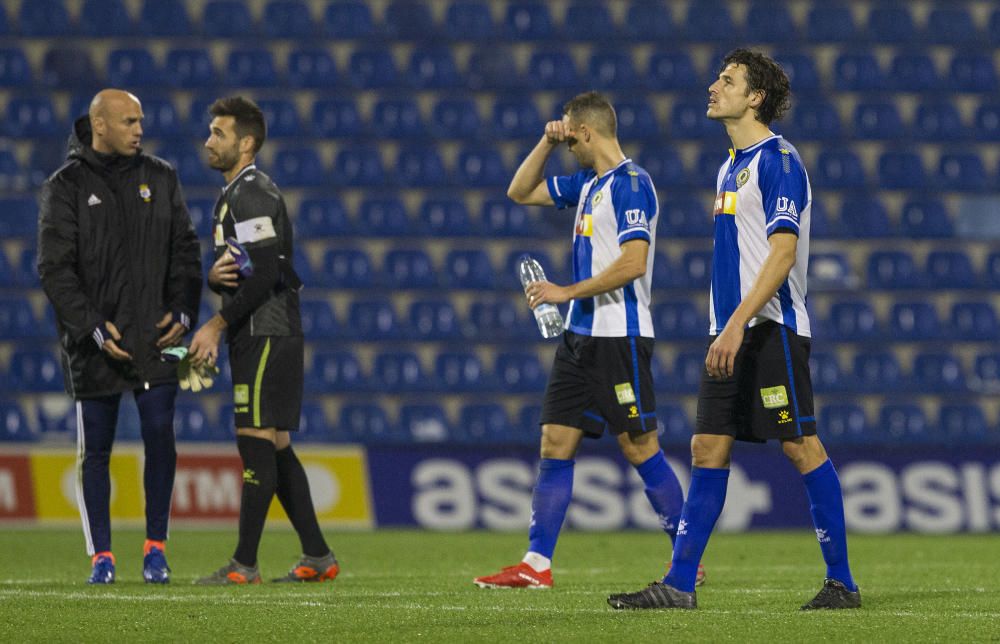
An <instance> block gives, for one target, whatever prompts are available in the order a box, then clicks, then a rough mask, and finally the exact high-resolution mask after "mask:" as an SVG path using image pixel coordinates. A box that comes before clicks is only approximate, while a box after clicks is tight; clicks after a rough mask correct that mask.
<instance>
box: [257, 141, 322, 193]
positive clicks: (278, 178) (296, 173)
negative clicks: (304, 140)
mask: <svg viewBox="0 0 1000 644" xmlns="http://www.w3.org/2000/svg"><path fill="white" fill-rule="evenodd" d="M270 170H271V178H272V179H274V182H275V183H276V184H278V185H279V186H281V187H296V188H297V187H317V186H321V185H325V184H326V183H327V173H326V169H325V168H323V161H322V160H321V159H320V157H319V152H317V151H316V150H315V149H314V148H311V147H308V146H301V145H290V146H288V147H286V148H282V149H279V150H277V151H276V152H275V153H274V159H273V160H272V161H271V168H270Z"/></svg>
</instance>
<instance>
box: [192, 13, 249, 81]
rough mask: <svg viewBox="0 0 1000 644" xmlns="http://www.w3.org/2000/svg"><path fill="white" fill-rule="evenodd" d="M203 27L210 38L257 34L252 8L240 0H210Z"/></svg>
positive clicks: (242, 36) (203, 18)
mask: <svg viewBox="0 0 1000 644" xmlns="http://www.w3.org/2000/svg"><path fill="white" fill-rule="evenodd" d="M201 29H202V31H203V32H204V33H205V35H206V36H208V37H209V38H246V39H253V38H254V37H255V36H256V35H257V34H256V25H255V24H254V21H253V16H251V15H250V8H249V7H248V6H247V4H246V3H245V2H240V1H239V0H208V2H206V3H205V9H204V12H203V13H202V16H201ZM237 86H239V85H238V84H237Z"/></svg>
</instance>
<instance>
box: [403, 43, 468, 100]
mask: <svg viewBox="0 0 1000 644" xmlns="http://www.w3.org/2000/svg"><path fill="white" fill-rule="evenodd" d="M407 79H408V80H409V82H410V84H411V85H413V86H414V87H415V88H417V89H456V88H459V87H462V85H463V78H462V75H461V74H460V73H459V71H458V66H457V65H456V64H455V58H454V56H453V55H452V52H451V50H450V49H448V48H444V47H438V46H433V47H421V48H418V49H414V50H413V53H412V54H411V55H410V67H409V73H408V74H407Z"/></svg>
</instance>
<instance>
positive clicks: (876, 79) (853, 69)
mask: <svg viewBox="0 0 1000 644" xmlns="http://www.w3.org/2000/svg"><path fill="white" fill-rule="evenodd" d="M833 67H834V86H835V87H836V88H837V89H840V90H847V91H864V90H878V89H882V88H883V86H884V83H885V80H884V79H883V78H882V71H881V69H880V68H879V64H878V60H876V59H875V56H874V55H872V54H871V53H869V52H851V53H844V54H841V55H840V56H838V57H837V59H836V61H834V64H833Z"/></svg>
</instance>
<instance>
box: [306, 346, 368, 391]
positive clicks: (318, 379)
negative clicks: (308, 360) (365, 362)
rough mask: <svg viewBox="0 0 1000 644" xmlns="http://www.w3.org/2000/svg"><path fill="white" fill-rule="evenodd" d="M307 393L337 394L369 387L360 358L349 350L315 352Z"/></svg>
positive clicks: (307, 381) (308, 374)
mask: <svg viewBox="0 0 1000 644" xmlns="http://www.w3.org/2000/svg"><path fill="white" fill-rule="evenodd" d="M305 386H306V391H311V392H315V393H320V394H325V393H335V392H342V391H359V390H362V389H365V388H366V387H367V381H366V379H365V375H364V373H363V372H362V370H361V363H360V362H359V361H358V357H357V356H356V355H355V354H354V353H353V352H351V351H348V350H343V349H341V350H337V351H315V352H313V358H312V368H311V369H310V370H309V371H308V372H306V382H305Z"/></svg>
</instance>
